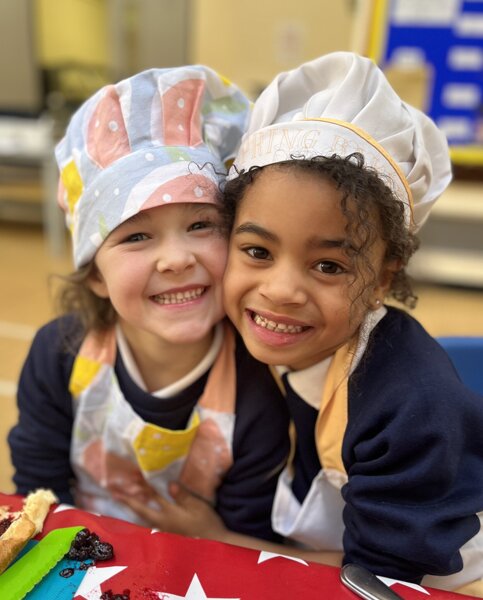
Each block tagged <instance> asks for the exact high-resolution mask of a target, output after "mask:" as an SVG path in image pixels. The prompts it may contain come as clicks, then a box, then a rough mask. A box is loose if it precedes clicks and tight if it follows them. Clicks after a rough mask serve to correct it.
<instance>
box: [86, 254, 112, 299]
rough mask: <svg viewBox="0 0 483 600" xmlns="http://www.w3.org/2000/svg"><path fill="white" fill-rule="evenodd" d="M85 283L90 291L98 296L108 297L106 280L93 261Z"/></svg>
mask: <svg viewBox="0 0 483 600" xmlns="http://www.w3.org/2000/svg"><path fill="white" fill-rule="evenodd" d="M87 285H88V286H89V289H90V290H91V292H94V294H95V295H96V296H99V298H109V291H108V289H107V285H106V282H105V280H104V277H103V276H102V273H101V272H100V271H99V269H98V268H97V265H96V264H95V263H94V265H93V266H92V269H91V272H90V273H89V276H88V278H87Z"/></svg>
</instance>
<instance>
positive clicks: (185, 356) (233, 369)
mask: <svg viewBox="0 0 483 600" xmlns="http://www.w3.org/2000/svg"><path fill="white" fill-rule="evenodd" d="M248 112H249V102H248V100H247V99H246V98H245V97H244V96H243V94H242V93H241V92H240V91H239V90H238V89H237V88H236V87H235V86H234V85H232V84H230V83H229V82H227V81H226V80H223V79H222V78H221V77H219V76H218V75H217V74H216V73H215V72H214V71H212V70H211V69H208V68H206V67H203V66H192V67H180V68H173V69H153V70H149V71H145V72H143V73H140V74H138V75H135V76H133V77H131V78H129V79H126V80H124V81H121V82H120V83H118V84H117V85H110V86H107V87H105V88H103V89H101V90H100V91H99V92H98V93H96V94H95V95H94V96H93V97H92V98H90V99H89V100H88V101H87V102H86V103H85V104H84V105H83V106H82V107H81V108H80V109H79V110H78V111H77V112H76V114H75V115H74V116H73V118H72V120H71V122H70V124H69V126H68V128H67V132H66V135H65V137H64V139H63V140H62V141H61V142H60V143H59V145H58V146H57V148H56V157H57V161H58V163H59V167H60V171H61V176H60V179H61V181H60V203H61V205H62V207H63V209H64V210H65V211H66V213H67V222H68V225H69V227H70V230H71V233H72V237H73V251H74V261H75V266H76V268H77V271H76V272H75V273H74V274H73V275H72V276H71V277H70V285H69V286H68V287H67V289H66V290H65V292H64V295H63V300H64V306H66V307H67V308H68V309H70V312H71V314H69V315H67V316H64V317H63V318H60V319H57V320H55V321H53V322H51V323H49V324H47V325H46V326H45V327H43V328H42V329H40V331H39V332H38V334H37V336H36V337H35V340H34V342H33V344H32V348H31V350H30V353H29V355H28V357H27V360H26V362H25V365H24V367H23V370H22V374H21V378H20V383H19V391H18V405H19V422H18V424H17V425H16V426H15V427H14V429H13V430H12V432H11V433H10V436H9V442H10V445H11V451H12V460H13V464H14V467H15V469H16V472H15V475H14V481H15V483H16V486H17V492H18V493H21V494H26V493H27V492H28V491H29V490H31V489H34V488H36V487H38V486H43V487H50V488H52V490H53V491H54V492H55V493H56V494H57V496H58V497H59V498H60V499H61V500H62V501H63V502H72V501H74V502H75V503H76V505H78V506H80V507H83V508H86V509H89V510H94V511H97V512H100V513H102V514H105V515H111V516H116V517H120V518H126V519H128V520H136V519H137V517H136V515H134V513H132V511H131V510H129V509H128V507H127V506H126V505H125V504H123V503H122V502H118V501H116V499H120V498H122V497H123V496H125V495H127V496H129V495H136V496H137V497H138V498H142V499H143V501H145V502H148V501H149V500H150V498H151V497H152V496H153V493H154V492H153V489H154V490H155V491H156V492H157V493H159V494H162V495H164V496H167V497H169V493H168V486H169V484H170V483H171V482H173V481H175V482H178V484H179V485H180V486H183V488H185V489H188V490H190V491H191V492H192V493H193V494H195V495H196V496H197V497H200V498H202V499H203V501H204V502H207V503H209V504H210V505H212V506H214V507H215V508H216V511H217V513H218V514H219V515H220V517H221V518H222V519H223V521H224V523H225V524H226V526H227V527H230V528H233V529H235V530H237V531H240V532H245V533H250V535H254V536H256V537H261V538H267V539H273V537H274V535H273V531H272V529H271V525H270V508H271V503H272V500H273V494H274V491H275V486H276V482H277V477H278V474H279V473H280V470H281V469H282V467H283V465H284V463H285V461H286V456H287V453H288V449H289V441H288V413H286V412H285V409H284V402H283V398H282V397H281V395H280V392H279V390H278V388H277V386H276V384H274V381H273V378H272V377H271V375H270V372H269V371H268V369H267V367H266V366H265V365H262V364H261V363H259V362H258V361H256V360H255V359H253V358H252V357H251V356H250V355H249V354H248V353H247V351H246V349H245V348H244V346H243V344H242V342H241V341H240V339H239V338H235V335H234V332H233V331H232V329H231V328H230V327H229V326H228V325H227V324H226V323H224V324H222V323H221V322H220V321H221V320H222V318H223V315H224V311H223V305H222V289H221V281H222V275H223V271H224V267H225V263H226V254H227V246H228V241H227V236H226V235H225V234H224V230H223V219H222V216H221V211H220V197H221V194H220V190H219V185H220V183H221V182H222V181H223V179H224V175H225V174H226V170H225V164H226V161H227V160H229V159H230V157H233V156H234V152H235V149H236V147H237V146H238V144H239V141H240V139H241V134H242V133H243V130H244V127H245V125H246V122H247V118H248ZM166 528H169V523H168V524H167V527H166ZM180 529H182V528H180ZM180 529H178V530H177V531H178V532H182V531H180Z"/></svg>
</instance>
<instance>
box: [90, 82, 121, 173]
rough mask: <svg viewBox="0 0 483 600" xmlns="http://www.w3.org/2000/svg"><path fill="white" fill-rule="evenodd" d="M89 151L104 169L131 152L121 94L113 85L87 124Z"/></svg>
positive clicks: (108, 87) (107, 89) (109, 87)
mask: <svg viewBox="0 0 483 600" xmlns="http://www.w3.org/2000/svg"><path fill="white" fill-rule="evenodd" d="M86 147H87V152H88V153H89V155H90V157H91V158H92V160H93V161H94V162H95V163H96V164H97V165H98V166H99V167H101V168H102V169H105V168H106V167H108V166H109V165H110V164H112V163H113V162H115V161H116V160H118V159H119V158H122V157H123V156H126V155H127V154H129V153H130V151H131V147H130V144H129V138H128V135H127V131H126V127H125V125H124V117H123V114H122V110H121V105H120V103H119V96H118V95H117V92H116V88H115V87H114V86H113V85H110V86H107V88H106V93H105V94H104V96H103V97H102V98H101V100H100V101H99V103H98V105H97V106H96V108H95V110H94V112H93V114H92V116H91V118H90V120H89V124H88V126H87V139H86Z"/></svg>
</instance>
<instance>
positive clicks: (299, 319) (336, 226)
mask: <svg viewBox="0 0 483 600" xmlns="http://www.w3.org/2000/svg"><path fill="white" fill-rule="evenodd" d="M345 227H346V219H345V217H344V216H343V214H342V212H341V210H340V194H339V192H338V191H337V190H336V188H335V187H334V185H333V184H332V183H331V182H329V181H325V180H323V179H322V178H320V177H318V176H315V175H310V174H307V173H303V174H301V173H299V172H295V171H283V170H281V169H280V168H276V167H269V168H265V169H264V170H263V172H262V173H260V175H259V176H258V177H257V179H256V180H255V181H254V183H252V184H251V185H250V186H249V187H248V189H247V191H246V193H245V196H244V198H243V200H242V202H241V204H240V206H239V208H238V211H237V215H236V219H235V223H234V228H233V232H232V237H231V241H230V250H229V258H228V264H227V270H226V273H225V281H224V288H225V289H224V295H225V307H226V310H227V313H228V316H229V317H230V318H231V319H232V321H233V322H234V324H235V326H236V327H237V329H238V330H239V331H240V333H241V335H242V337H243V339H244V341H245V344H246V345H247V347H248V350H249V351H250V352H251V353H252V354H253V355H254V356H255V357H256V358H258V359H259V360H261V361H262V362H265V363H268V364H279V365H281V364H283V365H288V366H289V367H291V368H292V369H304V368H307V367H309V366H311V365H313V364H316V363H317V362H319V361H321V360H322V359H324V358H326V357H328V356H330V355H331V354H333V353H334V352H335V351H336V350H337V349H338V348H339V347H340V346H342V345H343V344H344V343H345V342H347V341H348V340H349V339H350V338H351V337H352V336H353V335H354V333H355V332H356V331H357V329H358V327H359V325H360V324H361V322H362V319H363V318H364V315H365V313H366V312H367V303H368V302H370V301H371V300H372V299H375V298H376V297H377V298H383V297H384V294H383V290H384V289H386V286H388V285H389V282H390V276H389V272H388V270H387V269H386V267H385V266H384V265H383V256H384V250H385V247H384V244H383V242H382V241H381V240H380V239H378V240H377V241H376V242H375V243H374V244H373V245H372V246H371V248H370V249H369V250H368V252H369V255H368V259H369V262H370V264H371V266H372V268H373V269H374V271H375V275H376V281H375V282H374V284H373V285H372V286H371V287H370V289H364V288H365V285H364V284H363V282H362V279H363V278H364V279H365V280H366V281H368V280H369V281H371V279H372V278H373V277H374V275H373V274H370V273H367V272H365V273H364V272H362V273H361V274H356V273H354V270H353V266H352V264H351V260H350V259H349V257H348V255H347V254H346V252H345V251H344V249H343V247H342V244H343V242H344V240H345V239H346V237H347V236H346V232H345ZM366 285H367V284H366ZM361 292H362V294H361Z"/></svg>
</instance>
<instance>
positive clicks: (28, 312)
mask: <svg viewBox="0 0 483 600" xmlns="http://www.w3.org/2000/svg"><path fill="white" fill-rule="evenodd" d="M0 257H1V259H0V260H1V262H0V407H1V409H0V410H1V415H2V418H1V419H0V491H3V492H7V493H8V492H12V491H13V486H12V483H11V475H12V469H11V465H10V459H9V453H8V448H7V444H6V436H7V433H8V431H9V429H10V428H11V426H12V425H13V424H14V422H15V419H16V406H15V392H16V381H17V378H18V375H19V372H20V369H21V366H22V362H23V360H24V358H25V355H26V353H27V350H28V348H29V345H30V341H31V339H32V336H33V334H34V332H35V330H36V329H37V328H38V327H39V326H40V325H42V324H43V323H44V322H46V321H47V320H49V319H50V318H51V317H52V316H53V309H52V302H51V298H50V296H49V290H48V278H49V275H51V274H55V273H67V272H68V271H70V269H71V262H70V250H69V246H68V244H66V250H65V256H64V257H62V258H59V257H57V258H55V257H53V256H52V255H51V253H50V252H49V249H48V245H47V243H46V240H45V236H44V235H43V232H42V228H41V227H40V226H38V225H18V224H15V225H14V224H11V223H8V222H3V223H2V222H0ZM417 292H418V295H419V303H418V306H417V308H416V309H415V310H414V311H413V314H414V316H415V317H416V318H418V319H419V320H420V321H421V323H422V324H423V325H424V326H425V327H426V329H427V330H428V331H429V332H430V333H431V334H432V335H434V336H439V335H482V336H483V290H471V289H458V288H451V287H442V286H430V285H418V286H417Z"/></svg>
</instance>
